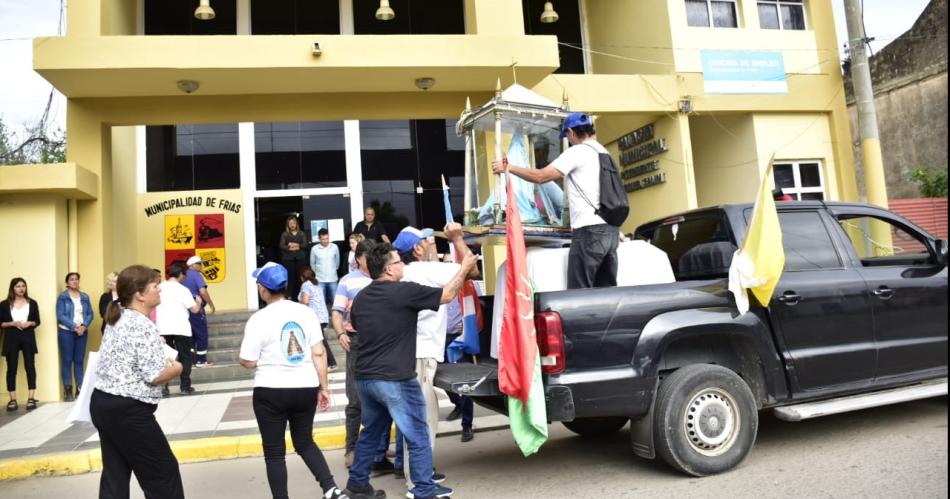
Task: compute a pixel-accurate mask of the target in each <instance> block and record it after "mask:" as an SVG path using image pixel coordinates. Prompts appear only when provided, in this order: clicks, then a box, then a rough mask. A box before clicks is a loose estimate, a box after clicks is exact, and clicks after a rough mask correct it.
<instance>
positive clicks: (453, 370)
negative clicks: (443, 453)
mask: <svg viewBox="0 0 950 499" xmlns="http://www.w3.org/2000/svg"><path fill="white" fill-rule="evenodd" d="M777 204H778V211H779V219H780V224H781V226H782V234H783V239H784V241H783V244H784V250H785V259H786V262H785V270H784V273H783V274H782V277H781V280H780V281H779V283H778V287H777V288H776V290H775V295H774V297H773V299H772V302H771V303H770V305H769V307H768V308H762V307H756V306H755V305H753V308H752V310H750V312H748V313H746V314H742V315H739V313H738V311H737V309H736V305H735V301H734V299H733V297H732V295H731V294H730V293H729V292H728V290H727V283H728V279H727V274H728V269H729V264H730V262H731V259H732V255H733V252H734V251H735V249H736V241H741V240H742V237H743V234H744V232H745V230H746V226H747V223H748V220H750V218H751V213H752V206H751V205H725V206H718V207H713V208H704V209H699V210H694V211H690V212H687V213H682V214H678V215H674V216H671V217H667V218H664V219H662V220H657V221H654V222H651V223H647V224H644V225H642V226H640V227H639V228H638V229H637V230H636V232H635V237H636V238H638V239H642V240H646V241H649V242H650V243H651V244H653V245H654V246H656V247H658V248H660V249H662V250H663V251H665V252H666V254H667V256H668V257H669V260H670V265H671V266H672V268H673V272H674V275H675V276H676V282H673V283H669V284H655V285H645V286H630V287H615V288H597V289H581V290H568V291H556V292H546V293H538V294H537V295H536V296H535V324H536V327H537V337H538V344H539V347H540V351H541V355H542V371H543V378H544V385H545V392H546V402H547V411H548V419H549V420H550V421H560V422H562V423H563V424H564V425H565V426H566V427H567V428H569V429H570V430H572V431H573V432H575V433H578V434H580V435H584V436H589V435H604V434H609V433H613V432H616V431H618V430H620V429H621V428H623V427H624V426H625V425H626V423H627V422H628V421H630V422H631V431H630V434H631V439H632V446H633V451H634V452H635V453H636V454H637V455H640V456H643V457H647V458H651V459H652V458H655V457H656V455H657V454H658V455H659V456H660V457H661V458H662V459H663V460H664V461H666V462H667V463H668V464H669V465H671V466H673V467H674V468H676V469H678V470H680V471H682V472H684V473H687V474H691V475H695V476H703V475H710V474H715V473H719V472H722V471H726V470H729V469H731V468H733V467H735V466H736V465H738V464H739V463H740V462H741V461H742V460H743V459H744V458H745V457H746V455H748V453H749V451H750V450H751V449H752V445H753V443H754V441H755V438H756V432H757V429H758V411H759V410H763V409H773V410H774V411H775V413H776V415H777V416H778V417H779V418H781V419H784V420H789V421H798V420H801V419H807V418H811V417H816V416H821V415H826V414H834V413H838V412H844V411H849V410H855V409H860V408H865V407H872V406H876V405H883V404H888V403H895V402H900V401H906V400H913V399H917V398H924V397H933V396H939V395H945V394H946V393H947V383H946V376H947V242H946V241H944V240H939V239H936V238H935V237H934V236H933V235H931V234H929V233H927V232H926V231H924V230H922V229H921V228H919V227H917V226H916V225H914V224H913V223H911V222H909V221H907V220H905V219H903V218H901V217H899V216H897V215H895V214H893V213H891V212H889V211H887V210H884V209H881V208H878V207H874V206H870V205H863V204H851V203H836V202H821V201H802V202H783V203H777ZM487 300H489V301H490V300H491V298H490V297H488V298H487ZM753 303H754V302H753ZM486 305H489V306H486V307H485V309H486V310H491V306H490V304H486ZM489 319H490V318H489ZM489 336H490V335H488V334H483V335H482V341H483V349H482V351H483V352H488V351H489V345H488V342H489V341H490V339H489ZM435 383H436V385H437V386H439V387H441V388H443V389H445V390H447V391H453V392H456V393H459V394H463V395H468V396H470V397H472V398H473V399H474V400H475V401H476V403H478V404H480V405H482V406H485V407H488V408H490V409H492V410H495V411H497V412H499V413H502V414H504V413H505V410H506V409H505V406H506V405H505V403H504V395H502V394H501V393H500V392H499V391H498V385H497V362H496V361H494V360H493V359H491V358H489V357H488V356H483V357H482V358H480V360H479V363H478V364H477V365H473V364H444V365H441V366H440V367H439V370H438V373H437V374H436V379H435Z"/></svg>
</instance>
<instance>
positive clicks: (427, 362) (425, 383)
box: [402, 357, 439, 488]
mask: <svg viewBox="0 0 950 499" xmlns="http://www.w3.org/2000/svg"><path fill="white" fill-rule="evenodd" d="M438 365H439V362H438V361H437V360H435V358H434V357H426V358H422V359H416V379H418V380H419V387H420V388H421V389H422V396H423V397H425V400H426V423H428V424H429V442H430V443H431V444H432V462H433V463H434V462H435V434H436V431H437V430H438V429H439V397H438V395H436V393H435V384H434V383H433V382H434V381H435V370H436V368H437V367H438ZM402 452H403V460H402V462H403V466H405V467H406V483H408V484H410V485H409V488H412V485H411V481H410V480H409V476H410V475H409V446H408V445H403V446H402Z"/></svg>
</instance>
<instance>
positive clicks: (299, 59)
mask: <svg viewBox="0 0 950 499" xmlns="http://www.w3.org/2000/svg"><path fill="white" fill-rule="evenodd" d="M314 43H319V44H320V54H319V55H314V50H313V45H314ZM512 65H514V66H515V70H514V71H513V70H512ZM558 65H559V59H558V46H557V39H556V38H555V37H554V36H488V35H386V36H370V35H348V36H347V35H332V36H331V35H294V36H102V37H89V38H79V37H75V36H73V37H70V36H64V37H44V38H36V39H34V41H33V68H34V70H36V72H38V73H39V74H40V75H42V76H43V77H44V78H45V79H46V80H47V81H49V82H50V83H51V84H53V86H54V87H56V89H57V90H59V91H60V92H61V93H63V94H64V95H65V96H67V97H69V98H83V97H136V96H173V95H184V93H183V92H182V90H180V89H179V88H178V85H177V82H179V81H181V80H191V81H195V82H198V88H197V90H195V91H194V93H193V94H192V95H195V96H197V95H203V96H210V95H248V94H309V93H351V92H376V93H392V92H423V90H420V89H419V88H417V87H416V83H415V82H416V79H418V78H423V77H429V78H434V80H435V84H434V86H433V87H432V88H431V90H427V92H478V91H482V92H484V91H486V90H493V89H494V88H495V84H496V81H497V80H498V79H499V78H501V79H502V81H503V82H510V81H511V80H512V79H513V78H514V77H516V78H517V81H518V83H521V84H522V85H524V86H526V87H529V88H530V87H532V86H534V85H535V84H537V83H538V82H540V81H541V80H542V79H544V78H545V77H546V76H547V75H549V74H551V73H552V72H553V71H554V70H555V69H557V67H558Z"/></svg>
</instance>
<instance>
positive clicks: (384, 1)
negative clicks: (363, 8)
mask: <svg viewBox="0 0 950 499" xmlns="http://www.w3.org/2000/svg"><path fill="white" fill-rule="evenodd" d="M394 17H396V12H395V11H394V10H393V8H392V7H390V6H389V0H379V8H378V9H376V19H379V20H380V21H389V20H391V19H392V18H394Z"/></svg>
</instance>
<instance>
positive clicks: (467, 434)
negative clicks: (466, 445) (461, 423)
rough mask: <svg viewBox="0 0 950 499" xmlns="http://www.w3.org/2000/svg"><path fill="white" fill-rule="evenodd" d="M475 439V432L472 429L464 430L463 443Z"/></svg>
mask: <svg viewBox="0 0 950 499" xmlns="http://www.w3.org/2000/svg"><path fill="white" fill-rule="evenodd" d="M474 438H475V432H474V431H473V430H472V429H471V428H462V441H463V442H471V441H472V439H474Z"/></svg>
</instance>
